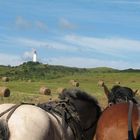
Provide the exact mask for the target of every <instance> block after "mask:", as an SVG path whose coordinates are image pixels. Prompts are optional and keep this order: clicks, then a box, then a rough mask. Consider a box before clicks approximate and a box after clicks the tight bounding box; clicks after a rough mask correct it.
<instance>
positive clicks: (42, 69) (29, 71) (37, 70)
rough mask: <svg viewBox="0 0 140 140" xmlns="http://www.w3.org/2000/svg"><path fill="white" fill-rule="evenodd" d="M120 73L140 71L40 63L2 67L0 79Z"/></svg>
mask: <svg viewBox="0 0 140 140" xmlns="http://www.w3.org/2000/svg"><path fill="white" fill-rule="evenodd" d="M118 72H140V70H134V69H128V70H123V71H120V70H117V69H112V68H107V67H98V68H75V67H66V66H57V65H47V64H42V63H39V62H36V63H34V62H25V63H23V64H22V65H19V66H15V67H11V66H2V65H1V66H0V77H3V76H7V77H9V78H10V79H11V80H29V79H32V80H45V79H56V78H61V77H65V76H74V75H77V74H80V75H81V74H89V75H90V74H94V73H118Z"/></svg>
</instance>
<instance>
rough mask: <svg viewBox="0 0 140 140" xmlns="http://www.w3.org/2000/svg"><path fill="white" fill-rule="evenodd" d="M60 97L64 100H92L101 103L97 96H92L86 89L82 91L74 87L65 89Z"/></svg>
mask: <svg viewBox="0 0 140 140" xmlns="http://www.w3.org/2000/svg"><path fill="white" fill-rule="evenodd" d="M59 98H60V99H61V100H64V99H66V98H68V99H70V100H76V99H77V100H84V101H87V102H92V103H94V104H97V105H98V104H99V103H98V101H97V99H96V98H95V97H92V96H90V95H89V94H88V93H86V92H85V91H81V90H79V89H76V88H73V89H67V90H64V91H63V92H62V93H61V94H60V95H59Z"/></svg>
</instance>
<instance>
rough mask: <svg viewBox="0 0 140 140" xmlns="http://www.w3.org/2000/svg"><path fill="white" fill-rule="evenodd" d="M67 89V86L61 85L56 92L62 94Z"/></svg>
mask: <svg viewBox="0 0 140 140" xmlns="http://www.w3.org/2000/svg"><path fill="white" fill-rule="evenodd" d="M65 90H66V88H62V87H59V88H58V89H57V90H56V93H58V94H61V93H62V92H64V91H65Z"/></svg>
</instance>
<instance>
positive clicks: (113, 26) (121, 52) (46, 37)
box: [0, 0, 140, 69]
mask: <svg viewBox="0 0 140 140" xmlns="http://www.w3.org/2000/svg"><path fill="white" fill-rule="evenodd" d="M34 50H36V51H37V60H38V61H39V62H41V63H44V64H50V65H64V66H70V67H79V68H94V67H111V68H117V69H128V68H135V69H140V63H139V61H140V0H0V65H11V66H17V65H20V64H22V63H23V62H27V61H31V60H32V55H33V51H34Z"/></svg>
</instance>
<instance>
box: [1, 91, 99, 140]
mask: <svg viewBox="0 0 140 140" xmlns="http://www.w3.org/2000/svg"><path fill="white" fill-rule="evenodd" d="M43 109H45V110H43ZM100 114H101V109H100V106H99V105H98V102H97V100H96V99H95V98H93V97H91V96H90V95H88V94H87V93H86V92H84V91H80V90H78V89H68V90H65V91H64V92H63V93H62V94H61V95H60V99H59V100H58V101H56V102H54V101H52V102H50V103H44V104H39V105H38V106H35V105H31V104H22V105H14V104H1V105H0V140H92V137H93V136H94V134H95V131H96V126H97V121H98V118H99V116H100Z"/></svg>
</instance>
